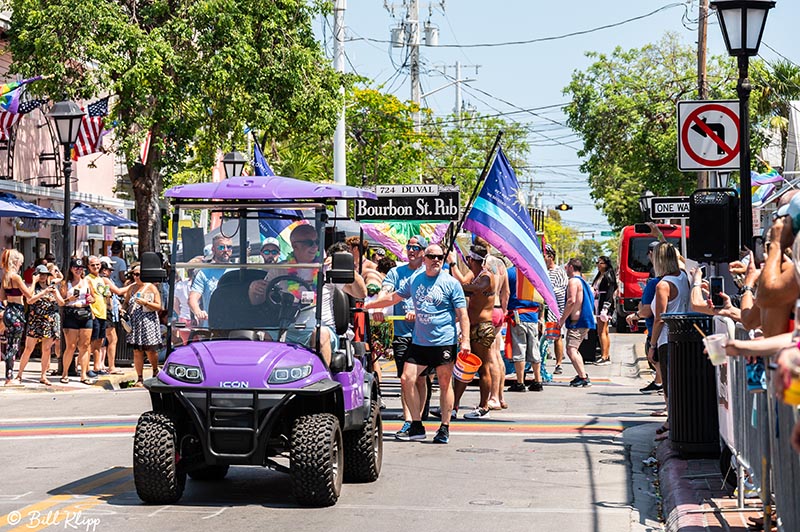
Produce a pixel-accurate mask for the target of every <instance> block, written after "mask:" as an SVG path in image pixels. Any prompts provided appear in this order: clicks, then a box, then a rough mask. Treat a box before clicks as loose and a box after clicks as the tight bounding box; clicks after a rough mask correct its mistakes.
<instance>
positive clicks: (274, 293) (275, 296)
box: [266, 274, 316, 307]
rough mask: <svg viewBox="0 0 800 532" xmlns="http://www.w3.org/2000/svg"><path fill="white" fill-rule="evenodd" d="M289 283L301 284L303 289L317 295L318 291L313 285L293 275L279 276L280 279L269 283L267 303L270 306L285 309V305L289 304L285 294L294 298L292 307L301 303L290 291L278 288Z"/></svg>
mask: <svg viewBox="0 0 800 532" xmlns="http://www.w3.org/2000/svg"><path fill="white" fill-rule="evenodd" d="M287 281H294V282H296V283H297V284H299V285H300V286H301V287H302V288H305V289H306V290H307V291H309V292H314V293H315V294H316V291H315V290H314V288H313V287H312V286H311V284H309V282H308V281H306V280H304V279H301V278H300V277H298V276H296V275H291V274H288V275H279V276H278V277H275V278H274V279H271V280H270V281H269V283H267V288H266V303H267V304H268V305H274V306H277V307H283V305H284V304H286V303H288V301H287V298H285V297H284V294H285V295H289V296H291V297H292V302H291V304H292V305H296V304H297V303H299V301H298V299H297V298H296V297H295V296H294V294H291V293H290V292H289V291H287V290H285V289H281V287H280V286H278V285H279V283H284V282H287Z"/></svg>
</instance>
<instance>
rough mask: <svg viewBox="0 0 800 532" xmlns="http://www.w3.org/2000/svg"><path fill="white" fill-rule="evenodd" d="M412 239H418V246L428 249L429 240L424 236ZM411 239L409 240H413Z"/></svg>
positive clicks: (416, 236) (415, 236)
mask: <svg viewBox="0 0 800 532" xmlns="http://www.w3.org/2000/svg"><path fill="white" fill-rule="evenodd" d="M411 238H416V239H417V244H419V245H420V246H422V247H423V248H426V247H428V239H427V238H425V237H424V236H422V235H414V236H412V237H411ZM411 238H409V240H411Z"/></svg>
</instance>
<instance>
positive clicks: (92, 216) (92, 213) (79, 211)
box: [69, 203, 137, 227]
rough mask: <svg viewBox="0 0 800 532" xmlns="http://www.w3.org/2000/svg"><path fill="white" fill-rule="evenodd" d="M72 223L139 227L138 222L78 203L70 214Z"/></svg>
mask: <svg viewBox="0 0 800 532" xmlns="http://www.w3.org/2000/svg"><path fill="white" fill-rule="evenodd" d="M69 223H70V225H102V226H105V227H109V226H113V227H137V224H136V222H134V221H133V220H129V219H127V218H123V217H122V216H117V215H116V214H112V213H110V212H108V211H102V210H100V209H95V208H94V207H90V206H89V205H86V204H85V203H76V204H75V206H74V207H73V208H72V213H71V214H70V221H69Z"/></svg>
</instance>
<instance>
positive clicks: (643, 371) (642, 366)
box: [633, 342, 655, 379]
mask: <svg viewBox="0 0 800 532" xmlns="http://www.w3.org/2000/svg"><path fill="white" fill-rule="evenodd" d="M633 363H634V365H635V374H636V376H637V377H641V378H642V379H647V378H650V377H652V376H653V375H655V372H654V371H653V370H652V369H650V364H649V363H648V362H647V353H646V352H645V350H644V342H641V343H635V344H633Z"/></svg>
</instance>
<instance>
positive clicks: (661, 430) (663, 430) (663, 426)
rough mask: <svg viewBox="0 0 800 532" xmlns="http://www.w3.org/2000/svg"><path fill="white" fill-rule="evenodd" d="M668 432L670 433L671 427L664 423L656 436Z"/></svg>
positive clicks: (657, 430)
mask: <svg viewBox="0 0 800 532" xmlns="http://www.w3.org/2000/svg"><path fill="white" fill-rule="evenodd" d="M667 431H669V425H667V424H666V423H664V424H663V425H661V426H660V427H658V428H657V429H656V434H664V433H665V432H667Z"/></svg>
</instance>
